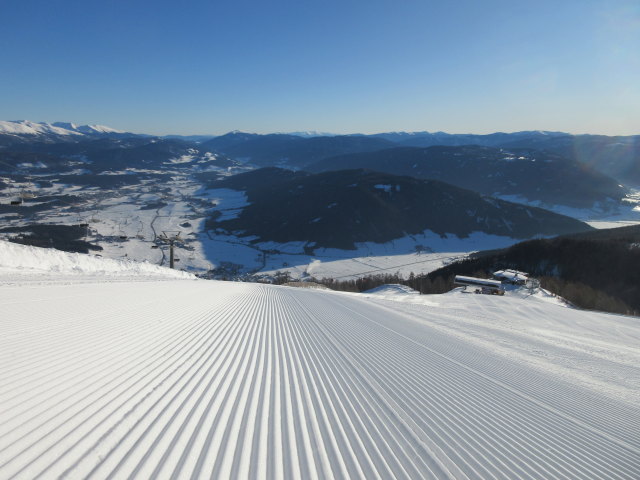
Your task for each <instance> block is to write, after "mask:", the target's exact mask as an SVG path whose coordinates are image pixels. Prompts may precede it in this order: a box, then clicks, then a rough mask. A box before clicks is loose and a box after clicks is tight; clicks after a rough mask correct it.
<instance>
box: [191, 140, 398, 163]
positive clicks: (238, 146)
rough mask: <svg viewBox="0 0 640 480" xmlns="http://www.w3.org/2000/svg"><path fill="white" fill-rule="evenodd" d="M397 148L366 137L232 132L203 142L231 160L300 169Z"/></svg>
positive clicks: (203, 145) (390, 143)
mask: <svg viewBox="0 0 640 480" xmlns="http://www.w3.org/2000/svg"><path fill="white" fill-rule="evenodd" d="M393 145H394V144H393V143H392V142H390V141H388V140H385V139H381V138H374V137H366V136H352V135H337V136H331V137H322V136H320V137H301V136H297V135H288V134H270V135H256V134H251V133H243V132H231V133H228V134H226V135H222V136H220V137H216V138H214V139H212V140H209V141H207V142H203V143H202V147H203V148H211V149H213V150H215V151H218V152H221V153H224V154H225V155H228V156H230V157H231V158H236V159H240V158H242V159H246V160H247V161H249V162H251V163H253V164H256V165H260V166H273V165H282V166H287V167H297V168H300V167H304V166H305V165H308V164H310V163H313V162H315V161H318V160H321V159H324V158H328V157H332V156H334V155H338V154H343V153H353V152H372V151H376V150H380V149H383V148H389V147H392V146H393Z"/></svg>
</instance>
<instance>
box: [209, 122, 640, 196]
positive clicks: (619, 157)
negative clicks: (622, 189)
mask: <svg viewBox="0 0 640 480" xmlns="http://www.w3.org/2000/svg"><path fill="white" fill-rule="evenodd" d="M205 143H206V146H207V148H212V149H214V150H215V151H218V152H220V153H224V154H226V155H229V156H230V157H232V158H237V159H242V160H243V161H246V162H250V163H254V164H256V165H259V166H283V167H287V168H306V167H307V166H308V165H311V164H313V163H315V162H319V161H321V160H324V159H326V158H330V157H332V156H337V155H344V154H350V153H364V152H375V151H378V150H382V149H389V148H394V147H422V148H425V147H430V146H468V145H477V146H484V147H493V148H504V149H507V150H509V149H529V150H539V151H541V152H545V153H549V154H555V155H559V156H562V157H565V158H566V159H568V160H573V161H575V162H579V163H584V164H586V165H589V166H590V167H593V168H594V169H595V170H598V171H599V172H601V173H604V174H605V175H608V176H610V177H612V178H615V179H616V180H617V181H618V182H619V183H626V184H631V185H640V135H633V136H623V137H620V136H618V137H609V136H605V135H571V134H567V133H562V132H545V131H525V132H515V133H500V132H499V133H492V134H488V135H473V134H448V133H444V132H437V133H429V132H415V133H407V132H391V133H380V134H374V135H361V134H357V135H334V136H323V137H300V136H296V135H291V134H270V135H258V134H252V133H244V132H230V133H228V134H225V135H222V136H219V137H215V138H213V139H211V140H209V141H207V142H205ZM398 173H400V172H398Z"/></svg>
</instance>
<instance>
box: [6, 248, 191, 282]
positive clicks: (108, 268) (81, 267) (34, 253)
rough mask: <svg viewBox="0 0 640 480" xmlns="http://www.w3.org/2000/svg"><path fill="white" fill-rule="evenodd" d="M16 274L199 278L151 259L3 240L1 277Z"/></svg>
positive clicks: (10, 276) (9, 277)
mask: <svg viewBox="0 0 640 480" xmlns="http://www.w3.org/2000/svg"><path fill="white" fill-rule="evenodd" d="M15 275H19V276H23V275H31V276H32V277H33V278H37V277H38V276H42V275H45V276H59V275H71V276H81V275H93V276H109V277H167V278H185V279H187V278H195V277H194V276H193V275H191V274H189V273H185V272H182V271H178V270H171V269H169V268H165V267H160V266H158V265H152V264H150V263H147V262H143V263H139V262H134V261H131V260H114V259H107V258H100V257H93V256H91V255H87V254H83V253H67V252H61V251H59V250H54V249H51V248H39V247H31V246H27V245H19V244H16V243H11V242H6V241H2V240H0V279H3V280H8V279H11V278H12V276H15Z"/></svg>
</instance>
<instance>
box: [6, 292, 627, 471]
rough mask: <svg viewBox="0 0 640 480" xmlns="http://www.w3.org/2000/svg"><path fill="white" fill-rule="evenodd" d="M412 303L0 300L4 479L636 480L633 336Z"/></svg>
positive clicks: (526, 310)
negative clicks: (464, 479)
mask: <svg viewBox="0 0 640 480" xmlns="http://www.w3.org/2000/svg"><path fill="white" fill-rule="evenodd" d="M411 297H412V299H414V300H412V301H411V302H394V301H392V300H389V299H384V298H376V297H375V295H360V296H358V295H355V294H340V293H334V292H324V291H314V290H307V289H295V288H287V287H273V286H265V285H257V284H242V283H225V282H207V281H179V280H175V281H164V282H155V281H154V282H135V283H128V282H120V283H93V284H92V283H81V284H75V285H46V286H41V285H32V284H31V285H23V286H4V287H2V288H0V309H1V312H2V315H1V317H0V366H1V368H0V478H3V479H9V478H44V479H50V478H58V477H66V478H85V477H90V478H118V479H120V478H176V479H183V478H216V479H224V478H271V479H281V478H292V479H314V478H317V479H327V478H363V479H374V478H383V479H388V478H413V479H418V478H419V479H423V478H482V479H488V478H505V479H513V478H538V479H552V478H566V479H577V478H583V479H596V478H612V479H638V478H640V406H639V403H638V401H637V400H638V397H637V391H638V385H639V378H640V375H639V370H638V365H639V362H638V360H639V358H638V356H639V355H640V354H639V353H638V348H637V347H638V344H639V342H640V328H639V327H638V324H639V322H638V319H636V318H627V317H620V316H613V315H605V314H597V313H588V312H583V311H578V310H573V309H569V308H564V307H561V306H557V305H554V304H552V303H549V302H545V301H543V300H538V299H534V298H531V299H529V300H525V299H521V298H515V297H512V298H509V297H504V298H495V297H488V296H482V295H472V294H461V293H453V294H448V295H440V296H430V297H420V296H417V295H412V296H411ZM419 299H422V301H423V303H416V302H418V300H419ZM494 346H495V348H494Z"/></svg>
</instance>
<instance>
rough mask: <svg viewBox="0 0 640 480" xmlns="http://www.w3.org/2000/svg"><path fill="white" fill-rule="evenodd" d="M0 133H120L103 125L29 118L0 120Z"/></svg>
mask: <svg viewBox="0 0 640 480" xmlns="http://www.w3.org/2000/svg"><path fill="white" fill-rule="evenodd" d="M0 133H6V134H13V135H42V134H54V135H83V134H96V133H122V132H121V131H120V130H116V129H114V128H111V127H107V126H104V125H80V126H78V125H75V124H73V123H69V122H54V123H46V122H38V123H36V122H31V121H29V120H15V121H0Z"/></svg>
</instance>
